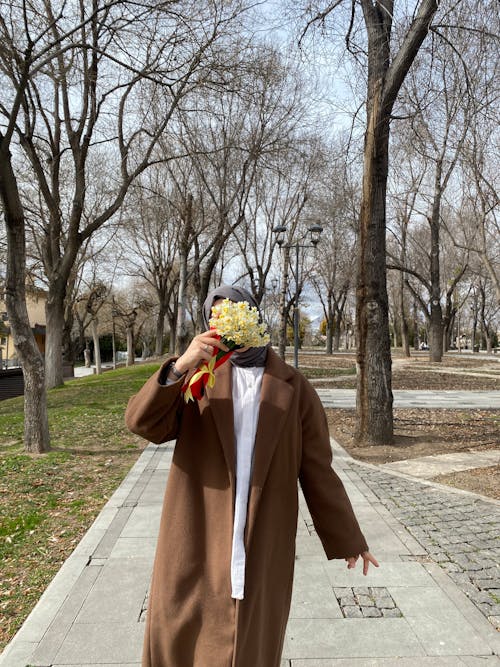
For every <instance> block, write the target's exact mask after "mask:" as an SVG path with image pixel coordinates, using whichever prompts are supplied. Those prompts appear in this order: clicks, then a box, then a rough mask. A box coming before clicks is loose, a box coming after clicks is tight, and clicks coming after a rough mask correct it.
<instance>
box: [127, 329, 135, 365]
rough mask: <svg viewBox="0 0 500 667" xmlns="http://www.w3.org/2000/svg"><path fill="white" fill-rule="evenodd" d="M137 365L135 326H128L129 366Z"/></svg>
mask: <svg viewBox="0 0 500 667" xmlns="http://www.w3.org/2000/svg"><path fill="white" fill-rule="evenodd" d="M134 364H135V340H134V325H133V324H132V325H128V326H127V366H133V365H134Z"/></svg>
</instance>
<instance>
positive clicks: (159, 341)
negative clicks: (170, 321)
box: [155, 300, 167, 357]
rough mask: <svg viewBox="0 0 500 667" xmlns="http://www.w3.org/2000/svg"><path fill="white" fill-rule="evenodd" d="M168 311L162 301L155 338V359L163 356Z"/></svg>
mask: <svg viewBox="0 0 500 667" xmlns="http://www.w3.org/2000/svg"><path fill="white" fill-rule="evenodd" d="M166 314H167V309H166V307H165V306H164V304H163V302H162V301H161V300H160V309H159V311H158V318H157V320H156V338H155V357H161V355H162V354H163V339H164V337H165V316H166Z"/></svg>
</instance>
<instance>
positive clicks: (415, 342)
mask: <svg viewBox="0 0 500 667" xmlns="http://www.w3.org/2000/svg"><path fill="white" fill-rule="evenodd" d="M413 329H414V331H413V349H414V350H418V349H419V346H420V340H419V337H420V334H419V331H418V310H417V302H416V301H414V302H413Z"/></svg>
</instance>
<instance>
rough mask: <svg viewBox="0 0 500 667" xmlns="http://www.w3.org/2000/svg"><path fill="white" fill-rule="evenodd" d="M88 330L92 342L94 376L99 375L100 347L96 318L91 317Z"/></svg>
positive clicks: (100, 371)
mask: <svg viewBox="0 0 500 667" xmlns="http://www.w3.org/2000/svg"><path fill="white" fill-rule="evenodd" d="M90 330H91V332H92V340H93V341H94V363H95V372H96V375H101V373H102V369H101V347H100V345H99V334H98V332H97V318H96V317H93V318H92V320H91V321H90Z"/></svg>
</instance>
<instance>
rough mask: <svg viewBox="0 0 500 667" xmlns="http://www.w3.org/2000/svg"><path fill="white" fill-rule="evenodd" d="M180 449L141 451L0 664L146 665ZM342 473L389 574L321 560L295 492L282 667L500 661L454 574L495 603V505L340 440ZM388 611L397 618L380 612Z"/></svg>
mask: <svg viewBox="0 0 500 667" xmlns="http://www.w3.org/2000/svg"><path fill="white" fill-rule="evenodd" d="M172 451H173V447H172V444H167V445H164V446H156V445H149V446H148V447H147V449H146V450H145V451H144V452H143V454H142V456H141V457H140V459H139V460H138V461H137V463H136V465H135V466H134V468H133V469H132V470H131V472H130V474H129V476H128V477H127V478H126V479H125V480H124V482H123V484H122V485H121V486H120V487H119V489H117V491H116V493H115V494H114V495H113V496H112V498H111V499H110V500H109V502H108V504H107V506H106V507H105V508H104V510H103V512H102V513H101V515H100V516H99V517H98V519H97V520H96V522H95V524H94V525H93V526H92V527H91V528H90V530H89V532H88V533H87V534H86V536H85V537H84V539H83V540H82V541H81V543H80V544H79V545H78V546H77V548H76V549H75V552H74V553H73V554H72V555H71V556H70V558H69V559H68V560H67V561H66V563H65V564H64V566H63V568H61V570H60V572H59V573H58V574H57V575H56V577H55V579H54V580H53V582H52V583H51V584H50V586H49V587H48V589H47V590H46V592H45V593H44V595H43V596H42V598H41V599H40V601H39V603H38V605H37V606H36V607H35V609H34V610H33V612H32V614H31V615H30V617H29V618H28V619H27V621H26V622H25V623H24V625H23V626H22V628H21V629H20V631H19V632H18V634H17V635H16V637H15V638H14V640H13V641H12V642H11V644H10V645H9V646H8V647H7V648H6V650H5V651H4V653H3V654H2V656H1V657H0V665H2V667H4V666H6V667H25V666H26V665H32V666H33V667H42V666H43V667H46V666H47V665H51V666H52V667H69V666H70V665H71V667H78V665H80V667H90V666H92V665H99V666H100V667H110V666H111V665H113V666H114V667H116V665H121V666H122V667H139V665H140V655H141V649H142V638H143V632H144V610H145V608H146V600H147V590H148V584H149V577H150V572H151V567H152V561H153V555H154V549H155V544H156V535H157V530H158V522H159V513H160V508H161V504H162V501H163V489H164V485H165V481H166V477H167V474H168V468H169V465H170V461H171V457H172ZM334 465H335V469H336V470H337V471H338V472H339V474H340V476H341V478H342V479H343V481H344V483H345V485H346V488H347V490H348V493H349V495H350V497H351V500H352V502H353V505H354V508H355V511H356V514H357V516H358V517H359V520H360V523H361V525H362V527H363V530H364V532H365V535H366V537H367V540H368V543H369V544H370V547H371V550H372V552H373V553H374V554H375V556H376V557H377V558H378V559H379V560H380V562H381V566H380V568H378V569H375V568H371V569H370V573H369V575H368V576H367V577H363V575H362V574H361V570H360V568H359V564H358V566H357V568H356V569H355V570H347V568H346V564H345V562H344V561H340V560H333V561H327V560H326V558H325V556H324V553H323V550H322V547H321V544H320V542H319V540H318V538H317V536H316V534H315V531H314V527H313V524H312V521H311V517H310V514H309V512H308V509H307V505H306V504H305V501H304V499H303V497H302V495H301V496H300V503H299V525H298V530H297V551H296V572H295V581H294V592H293V598H292V607H291V611H290V619H289V624H288V628H287V633H286V639H285V647H284V654H283V667H336V666H338V667H342V666H344V667H347V666H349V667H382V665H383V667H391V666H392V665H396V664H397V665H400V666H402V667H413V666H414V665H415V666H417V665H418V666H419V667H420V666H422V665H423V666H424V667H425V666H426V665H437V666H438V667H439V666H442V667H447V666H448V665H450V666H451V665H453V666H456V665H470V666H471V667H473V666H474V665H476V664H478V665H479V664H481V665H489V664H492V665H493V664H500V659H499V657H498V656H499V654H500V641H499V640H500V638H499V636H498V634H497V633H496V632H495V630H494V628H493V626H492V625H491V623H490V622H488V620H487V615H486V614H484V610H483V609H481V610H480V607H478V606H475V605H474V604H473V602H472V599H473V598H472V596H471V599H469V598H468V597H467V595H469V593H470V590H469V589H468V588H465V589H464V587H463V586H462V584H461V583H460V581H459V580H456V581H455V580H454V579H453V578H452V575H454V574H455V575H456V574H462V575H464V574H467V573H468V574H467V576H469V575H470V574H471V573H472V572H474V573H475V575H474V576H475V577H476V579H475V582H474V581H473V580H472V579H469V585H470V586H472V588H473V590H474V591H475V592H476V593H477V594H479V593H481V594H482V595H489V592H488V591H489V590H490V589H488V588H481V586H482V584H481V585H480V583H478V582H480V581H483V580H484V581H483V583H484V582H491V581H492V580H493V576H494V574H495V572H496V570H495V569H494V568H495V567H497V566H498V561H499V559H498V553H497V552H495V550H494V549H495V547H494V545H493V540H494V536H495V531H497V528H498V526H497V524H496V523H495V522H496V521H497V518H498V517H497V515H496V513H497V512H498V510H499V508H500V503H494V502H492V503H489V502H487V501H486V500H482V499H481V498H480V497H478V496H474V495H473V494H465V493H455V492H452V491H447V490H446V489H444V487H440V486H439V485H435V484H434V485H432V484H430V483H428V482H421V481H418V480H412V479H410V478H408V477H407V476H404V475H401V474H398V473H395V472H388V471H382V470H380V469H379V468H377V467H375V466H370V465H369V464H361V463H359V462H355V461H353V460H352V459H351V458H350V457H349V455H348V454H347V453H346V452H344V451H343V450H342V449H341V448H340V447H338V446H336V445H335V444H334ZM431 487H432V490H430V489H431ZM464 517H465V519H464ZM464 520H465V522H466V523H465V524H464V523H463V521H464ZM406 526H408V528H406ZM496 535H498V531H497V532H496ZM455 536H457V537H458V538H459V540H458V541H455V540H453V539H452V538H454V537H455ZM465 538H467V539H465ZM446 540H447V542H446V544H445V541H446ZM467 545H468V547H470V549H469V551H467ZM464 548H465V550H464ZM442 554H445V555H446V558H447V560H446V561H443V560H439V558H438V555H442ZM460 555H462V556H463V557H464V560H463V561H460V559H459V556H460ZM465 557H467V560H465ZM443 563H445V564H446V563H448V564H449V565H446V566H445V569H443ZM460 563H462V564H460ZM471 563H472V565H471ZM451 564H455V565H456V566H457V567H459V568H461V569H460V570H458V571H454V570H453V568H451V567H450V566H451ZM474 565H478V566H479V568H480V569H479V570H472V569H471V567H473V566H474ZM478 573H479V574H478ZM479 575H480V577H482V579H480V578H479ZM488 585H489V583H488ZM489 599H491V598H489ZM475 602H476V604H477V600H475ZM354 608H356V609H357V612H356V613H359V615H358V616H352V614H354V613H355V612H354ZM388 609H393V610H397V611H399V613H398V615H395V616H393V617H391V616H390V615H384V613H383V612H384V610H385V611H386V612H387V610H388ZM492 610H494V609H493V608H491V609H490V608H489V607H488V611H492ZM377 613H379V615H377ZM256 667H266V666H265V665H262V666H256Z"/></svg>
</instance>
